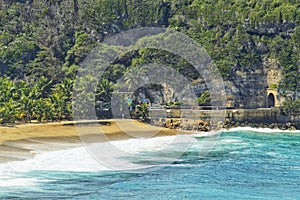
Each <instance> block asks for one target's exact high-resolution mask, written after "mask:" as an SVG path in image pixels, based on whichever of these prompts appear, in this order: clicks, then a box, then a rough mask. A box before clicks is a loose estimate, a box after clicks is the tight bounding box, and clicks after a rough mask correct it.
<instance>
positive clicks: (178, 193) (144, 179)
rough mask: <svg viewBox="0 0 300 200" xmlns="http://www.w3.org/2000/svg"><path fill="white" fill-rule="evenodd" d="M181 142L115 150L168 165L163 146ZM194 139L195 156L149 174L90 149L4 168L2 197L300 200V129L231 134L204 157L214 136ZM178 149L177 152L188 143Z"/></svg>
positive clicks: (133, 143)
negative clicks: (119, 166)
mask: <svg viewBox="0 0 300 200" xmlns="http://www.w3.org/2000/svg"><path fill="white" fill-rule="evenodd" d="M173 137H175V136H167V137H161V138H151V139H132V140H125V141H118V142H115V145H120V146H125V147H127V148H129V149H131V151H132V152H134V153H133V154H132V156H130V157H128V158H124V159H128V162H134V163H135V164H141V165H145V164H147V165H154V166H163V165H164V164H165V163H164V162H166V161H167V160H168V159H167V158H168V156H169V155H171V154H172V152H164V153H162V152H161V151H158V149H159V148H160V147H161V146H163V145H165V144H166V141H170V140H172V138H173ZM177 137H179V136H177ZM185 137H186V136H185ZM188 137H193V144H192V146H191V147H190V148H189V149H188V151H187V152H185V153H184V154H183V155H182V156H181V157H180V158H178V159H176V160H175V161H174V162H172V163H171V164H168V165H167V166H165V167H163V168H158V169H156V168H155V169H156V170H154V169H153V170H150V171H148V172H146V173H142V171H139V170H136V171H133V172H128V171H113V170H109V169H106V168H105V167H103V166H100V165H99V163H98V162H96V161H95V160H94V159H93V158H91V157H90V156H89V155H87V154H86V151H85V149H84V147H78V148H73V149H67V150H60V151H51V152H41V153H40V154H39V155H37V156H36V157H35V158H33V159H29V160H25V161H14V162H10V163H2V164H0V199H105V200H109V199H137V200H140V199H281V200H282V199H300V132H299V131H295V132H287V131H285V132H280V131H271V130H268V129H250V128H239V129H233V130H230V131H224V132H221V134H220V136H219V137H213V139H211V141H210V142H212V141H213V143H214V144H215V145H214V146H213V148H211V149H210V151H209V152H208V154H207V155H206V156H203V155H200V154H199V152H201V151H202V150H201V149H202V148H203V142H204V141H206V140H207V138H205V137H198V135H190V136H188ZM172 145H174V151H176V149H180V145H182V144H180V143H176V144H172ZM146 147H149V148H146Z"/></svg>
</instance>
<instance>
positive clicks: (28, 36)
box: [0, 0, 300, 122]
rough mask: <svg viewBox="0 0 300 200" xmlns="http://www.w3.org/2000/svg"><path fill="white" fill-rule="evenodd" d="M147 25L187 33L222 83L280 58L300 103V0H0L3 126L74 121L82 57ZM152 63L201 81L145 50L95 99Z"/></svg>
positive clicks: (172, 60) (286, 88)
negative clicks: (118, 35)
mask: <svg viewBox="0 0 300 200" xmlns="http://www.w3.org/2000/svg"><path fill="white" fill-rule="evenodd" d="M142 26H159V27H169V28H171V29H174V30H178V31H180V32H183V33H185V34H188V35H189V36H191V37H192V38H193V39H194V40H196V41H197V42H199V43H200V44H201V45H203V47H204V48H205V49H206V50H207V51H208V53H209V54H210V55H211V56H212V58H213V59H214V61H215V63H216V65H217V66H218V68H219V70H220V72H221V74H222V75H223V77H224V79H228V78H229V77H230V75H231V71H232V70H233V69H239V70H241V71H243V70H250V71H251V69H252V68H253V69H254V68H255V66H257V65H262V62H263V61H264V60H265V59H272V60H275V61H276V62H278V63H279V66H280V68H281V69H282V70H283V79H282V81H281V83H280V85H279V86H278V87H279V90H280V91H281V93H282V94H283V95H286V96H291V97H292V101H295V99H297V98H299V93H300V91H299V90H300V83H299V80H300V73H299V71H300V69H299V59H300V42H299V41H300V4H299V2H298V1H297V0H274V1H269V0H262V1H259V0H215V1H213V0H151V1H150V0H113V1H112V0H30V1H29V0H23V1H20V0H19V1H17V0H0V75H1V76H2V77H3V78H1V79H0V87H1V90H0V91H1V96H0V99H1V101H0V109H1V112H0V115H1V116H0V120H1V122H8V121H15V120H25V121H30V120H31V119H37V120H60V119H69V118H71V113H70V110H71V104H70V98H71V83H72V82H73V81H74V79H75V77H76V72H77V70H78V68H79V65H80V63H81V62H82V61H83V60H84V58H85V56H86V55H87V54H88V53H89V52H90V50H91V49H93V48H94V47H95V46H96V45H97V44H98V43H99V42H101V41H102V40H103V39H104V38H105V37H109V36H111V35H113V34H116V33H119V32H121V31H123V30H128V29H131V28H135V27H142ZM150 61H151V62H159V63H160V62H168V64H169V65H171V66H172V67H173V68H175V69H176V70H178V71H180V72H184V73H186V74H185V75H187V76H188V77H189V78H191V79H195V78H197V75H195V73H194V71H193V70H192V69H191V68H190V65H189V64H188V63H187V62H185V61H184V60H182V59H181V58H178V57H176V56H174V55H171V54H166V53H164V52H160V51H157V50H151V49H142V50H140V51H137V52H133V53H132V54H130V55H126V57H125V58H123V59H120V60H119V61H118V62H117V63H114V64H112V66H111V68H110V71H107V73H106V75H105V79H104V80H101V81H100V83H99V88H98V90H97V94H96V98H97V99H98V100H103V101H109V97H110V93H111V91H112V89H113V85H114V83H115V82H116V80H117V79H118V78H119V77H120V76H121V75H122V74H124V73H126V71H128V69H129V68H133V67H134V66H136V65H138V64H142V63H147V62H150ZM253 71H254V70H253ZM132 78H133V79H134V77H132ZM129 82H130V80H128V83H129ZM297 94H298V95H297ZM203 98H204V96H203ZM200 100H201V101H200ZM199 101H200V103H201V104H202V103H203V101H204V100H202V98H201V97H200V99H199ZM50 110H52V111H51V112H50Z"/></svg>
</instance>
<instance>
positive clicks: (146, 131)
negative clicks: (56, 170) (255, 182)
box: [0, 119, 182, 163]
mask: <svg viewBox="0 0 300 200" xmlns="http://www.w3.org/2000/svg"><path fill="white" fill-rule="evenodd" d="M75 124H76V125H75ZM176 134H182V132H180V133H179V131H178V130H171V129H167V128H161V127H155V126H151V125H149V124H145V123H141V122H138V121H135V120H125V119H123V120H122V119H121V120H97V121H81V122H71V121H68V122H60V123H58V122H57V123H44V124H24V125H16V126H14V127H0V163H1V162H8V161H13V160H24V159H28V158H31V157H33V156H34V155H36V154H37V153H39V152H44V151H52V150H62V149H68V148H75V147H80V146H82V142H90V143H94V142H105V141H111V140H122V139H129V138H151V137H156V136H166V135H176Z"/></svg>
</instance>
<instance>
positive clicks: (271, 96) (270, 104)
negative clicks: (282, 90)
mask: <svg viewBox="0 0 300 200" xmlns="http://www.w3.org/2000/svg"><path fill="white" fill-rule="evenodd" d="M274 106H275V96H274V94H273V93H270V94H269V95H268V107H269V108H271V107H274Z"/></svg>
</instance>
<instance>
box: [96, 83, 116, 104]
mask: <svg viewBox="0 0 300 200" xmlns="http://www.w3.org/2000/svg"><path fill="white" fill-rule="evenodd" d="M113 89H114V84H113V83H112V82H109V81H108V80H107V79H101V80H100V82H99V83H98V86H97V91H96V100H102V101H104V102H110V101H111V95H112V91H113Z"/></svg>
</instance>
